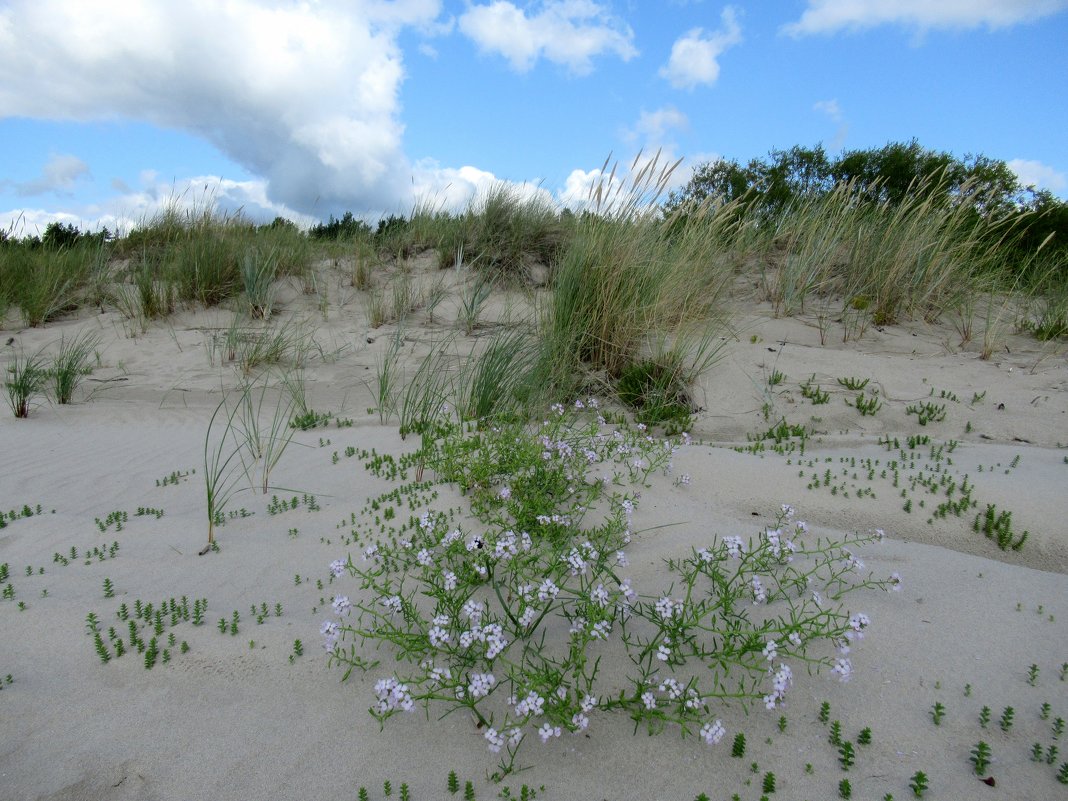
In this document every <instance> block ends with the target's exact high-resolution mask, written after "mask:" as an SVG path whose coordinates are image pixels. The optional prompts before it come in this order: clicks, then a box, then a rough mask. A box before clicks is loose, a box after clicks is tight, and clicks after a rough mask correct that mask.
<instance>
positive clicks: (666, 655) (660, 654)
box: [656, 645, 671, 662]
mask: <svg viewBox="0 0 1068 801" xmlns="http://www.w3.org/2000/svg"><path fill="white" fill-rule="evenodd" d="M656 658H657V659H659V660H660V661H661V662H667V661H668V660H669V659H671V649H670V648H668V647H667V646H666V645H659V646H657V649H656Z"/></svg>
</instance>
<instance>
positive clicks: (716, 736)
mask: <svg viewBox="0 0 1068 801" xmlns="http://www.w3.org/2000/svg"><path fill="white" fill-rule="evenodd" d="M726 734H727V730H726V729H725V728H723V723H722V722H721V721H718V720H717V721H716V722H715V723H706V724H705V725H704V726H702V727H701V737H702V738H704V741H705V742H706V743H708V744H709V745H716V743H718V742H719V741H720V740H722V739H723V738H724V737H725V736H726Z"/></svg>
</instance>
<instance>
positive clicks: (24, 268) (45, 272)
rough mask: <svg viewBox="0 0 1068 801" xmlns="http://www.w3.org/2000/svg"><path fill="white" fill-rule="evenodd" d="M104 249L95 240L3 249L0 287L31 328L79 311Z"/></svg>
mask: <svg viewBox="0 0 1068 801" xmlns="http://www.w3.org/2000/svg"><path fill="white" fill-rule="evenodd" d="M101 248H102V245H100V244H99V243H97V242H95V241H94V242H91V243H76V244H73V245H70V246H67V247H58V248H53V247H48V246H43V245H33V244H29V243H9V244H7V245H5V246H4V247H2V248H0V286H3V287H4V289H3V290H2V292H3V294H4V297H5V300H6V302H7V303H10V304H11V305H13V306H15V307H16V308H18V309H19V311H20V312H21V313H22V316H23V318H24V320H25V321H26V324H27V325H29V326H30V327H31V328H37V327H39V326H41V325H44V324H45V323H48V322H50V321H51V320H53V319H55V318H56V317H57V316H58V315H60V314H61V313H63V312H66V311H70V310H71V309H74V308H76V307H77V305H78V303H79V301H80V300H81V299H82V297H83V295H84V292H85V288H86V285H87V284H88V282H89V278H90V276H91V275H92V273H93V268H94V265H96V263H97V262H98V261H99V259H100V258H101ZM2 305H3V304H2V303H0V306H2Z"/></svg>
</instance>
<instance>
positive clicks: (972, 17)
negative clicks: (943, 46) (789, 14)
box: [783, 0, 1068, 36]
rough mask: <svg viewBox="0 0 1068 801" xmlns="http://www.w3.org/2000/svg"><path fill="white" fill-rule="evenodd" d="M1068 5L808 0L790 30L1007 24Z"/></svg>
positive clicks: (1034, 0) (1067, 1) (1049, 1)
mask: <svg viewBox="0 0 1068 801" xmlns="http://www.w3.org/2000/svg"><path fill="white" fill-rule="evenodd" d="M1066 8H1068V0H936V2H932V1H931V0H869V2H858V0H808V8H806V9H805V11H804V12H803V13H802V14H801V19H799V20H798V21H797V22H793V23H790V24H789V25H785V26H783V31H784V32H785V33H788V34H790V35H791V36H806V35H810V34H818V33H834V32H836V31H839V30H842V29H846V30H859V29H863V28H873V27H876V26H878V25H885V24H897V25H904V26H908V27H912V28H918V29H920V30H927V29H931V28H977V27H979V26H982V25H985V26H986V27H988V28H1004V27H1008V26H1011V25H1017V24H1020V23H1025V22H1033V21H1034V20H1037V19H1040V18H1042V17H1045V16H1049V15H1050V14H1056V13H1057V12H1058V11H1063V10H1064V9H1066Z"/></svg>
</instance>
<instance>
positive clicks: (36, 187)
mask: <svg viewBox="0 0 1068 801" xmlns="http://www.w3.org/2000/svg"><path fill="white" fill-rule="evenodd" d="M87 175H89V165H88V164H86V163H85V162H84V161H82V160H81V159H80V158H78V157H77V156H70V155H54V156H52V157H51V158H50V159H49V160H48V162H47V163H46V164H45V165H44V168H43V169H42V170H41V175H40V176H39V177H37V178H34V179H33V180H32V181H25V182H23V183H16V184H15V185H14V186H15V193H16V194H17V195H20V196H23V197H26V196H31V195H43V194H45V193H46V192H55V193H63V192H68V191H70V189H71V188H72V187H73V186H74V182H75V181H77V180H78V179H79V178H82V177H85V176H87Z"/></svg>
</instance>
